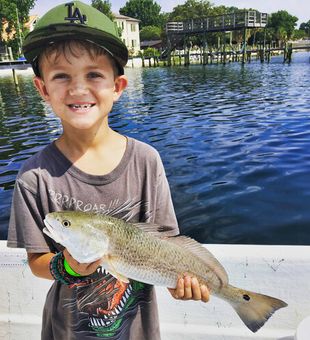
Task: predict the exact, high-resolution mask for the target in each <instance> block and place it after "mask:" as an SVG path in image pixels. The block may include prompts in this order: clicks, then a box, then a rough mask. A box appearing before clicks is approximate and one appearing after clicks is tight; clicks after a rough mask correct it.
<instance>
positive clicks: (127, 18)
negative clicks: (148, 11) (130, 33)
mask: <svg viewBox="0 0 310 340" xmlns="http://www.w3.org/2000/svg"><path fill="white" fill-rule="evenodd" d="M113 15H114V18H115V19H120V20H126V21H136V22H140V21H141V20H138V19H135V18H131V17H127V16H126V15H122V14H118V13H117V14H116V13H113Z"/></svg>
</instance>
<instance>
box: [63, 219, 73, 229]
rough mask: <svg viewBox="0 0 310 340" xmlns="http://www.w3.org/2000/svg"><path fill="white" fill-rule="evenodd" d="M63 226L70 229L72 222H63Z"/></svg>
mask: <svg viewBox="0 0 310 340" xmlns="http://www.w3.org/2000/svg"><path fill="white" fill-rule="evenodd" d="M62 225H63V226H64V227H65V228H69V227H70V225H71V222H70V221H68V220H63V221H62Z"/></svg>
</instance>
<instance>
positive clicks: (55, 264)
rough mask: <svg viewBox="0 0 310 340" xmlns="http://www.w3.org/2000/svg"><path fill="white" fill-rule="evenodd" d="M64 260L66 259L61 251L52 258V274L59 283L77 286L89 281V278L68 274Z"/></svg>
mask: <svg viewBox="0 0 310 340" xmlns="http://www.w3.org/2000/svg"><path fill="white" fill-rule="evenodd" d="M64 260H65V257H64V255H63V252H62V251H61V252H59V253H57V254H56V255H55V256H54V257H52V259H51V261H50V266H49V267H50V272H51V274H52V276H53V278H54V279H55V280H56V281H59V282H61V283H62V284H64V285H76V284H79V283H82V282H83V283H87V282H88V281H89V277H87V276H72V275H70V274H69V273H67V271H66V269H65V265H64Z"/></svg>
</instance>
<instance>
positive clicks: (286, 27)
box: [268, 11, 298, 41]
mask: <svg viewBox="0 0 310 340" xmlns="http://www.w3.org/2000/svg"><path fill="white" fill-rule="evenodd" d="M297 21H298V18H297V17H295V16H293V15H291V14H289V13H288V12H287V11H278V12H276V13H272V14H271V16H270V17H269V20H268V27H272V28H273V29H274V31H275V37H276V39H277V40H282V41H283V40H284V41H285V40H286V39H291V38H292V36H293V33H294V29H295V26H296V24H297Z"/></svg>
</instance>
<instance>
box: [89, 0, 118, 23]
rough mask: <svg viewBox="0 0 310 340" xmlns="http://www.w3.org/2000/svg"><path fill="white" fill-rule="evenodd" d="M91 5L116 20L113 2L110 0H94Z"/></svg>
mask: <svg viewBox="0 0 310 340" xmlns="http://www.w3.org/2000/svg"><path fill="white" fill-rule="evenodd" d="M91 5H92V6H93V7H94V8H96V9H97V10H98V11H100V12H101V13H103V14H105V15H106V16H107V17H109V18H110V19H111V20H114V15H113V13H112V10H111V6H112V4H111V3H110V1H109V0H92V1H91Z"/></svg>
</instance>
